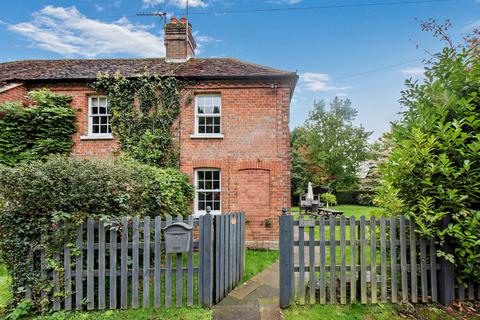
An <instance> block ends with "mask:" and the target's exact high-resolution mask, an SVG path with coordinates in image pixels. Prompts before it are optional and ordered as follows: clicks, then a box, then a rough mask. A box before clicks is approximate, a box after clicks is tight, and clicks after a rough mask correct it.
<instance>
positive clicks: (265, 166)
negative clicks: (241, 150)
mask: <svg viewBox="0 0 480 320" xmlns="http://www.w3.org/2000/svg"><path fill="white" fill-rule="evenodd" d="M236 170H237V171H243V170H264V171H272V165H271V164H269V163H265V162H263V161H258V160H244V161H240V162H239V163H237V167H236Z"/></svg>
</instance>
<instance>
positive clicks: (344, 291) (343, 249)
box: [340, 215, 347, 304]
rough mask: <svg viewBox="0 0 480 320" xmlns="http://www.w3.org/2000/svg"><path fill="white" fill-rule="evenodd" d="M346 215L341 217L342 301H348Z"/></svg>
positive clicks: (343, 302) (342, 302)
mask: <svg viewBox="0 0 480 320" xmlns="http://www.w3.org/2000/svg"><path fill="white" fill-rule="evenodd" d="M345 242H346V239H345V216H343V215H342V216H341V217H340V260H341V262H340V303H341V304H345V303H347V283H346V272H347V257H346V255H347V252H346V247H345Z"/></svg>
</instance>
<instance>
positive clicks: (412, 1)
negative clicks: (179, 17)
mask: <svg viewBox="0 0 480 320" xmlns="http://www.w3.org/2000/svg"><path fill="white" fill-rule="evenodd" d="M452 1H454V0H403V1H401V0H400V1H387V2H385V1H382V2H364V3H352V4H332V5H319V6H296V7H282V8H279V7H277V8H258V9H231V10H212V11H200V10H193V11H192V10H189V13H188V14H189V15H225V14H248V13H265V12H288V11H308V10H322V9H323V10H328V9H348V8H362V7H388V6H402V5H417V4H428V3H442V2H452ZM140 15H141V14H140ZM138 16H139V15H122V16H97V17H92V18H94V19H113V18H133V17H138Z"/></svg>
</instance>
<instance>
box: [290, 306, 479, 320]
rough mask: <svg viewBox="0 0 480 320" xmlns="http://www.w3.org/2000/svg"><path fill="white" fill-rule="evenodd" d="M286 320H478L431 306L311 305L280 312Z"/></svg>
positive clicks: (467, 315) (474, 317) (474, 316)
mask: <svg viewBox="0 0 480 320" xmlns="http://www.w3.org/2000/svg"><path fill="white" fill-rule="evenodd" d="M283 313H284V316H285V319H286V320H290V319H292V320H293V319H295V320H307V319H308V320H320V319H321V320H356V319H358V320H370V319H375V320H400V319H424V320H454V319H479V317H478V316H476V315H471V314H470V315H469V314H463V313H462V312H455V311H453V310H448V313H447V309H445V308H443V307H441V306H438V305H433V304H427V305H422V304H419V305H416V306H413V305H397V304H378V305H361V304H350V305H314V306H311V307H310V306H293V307H291V308H289V309H287V310H284V312H283Z"/></svg>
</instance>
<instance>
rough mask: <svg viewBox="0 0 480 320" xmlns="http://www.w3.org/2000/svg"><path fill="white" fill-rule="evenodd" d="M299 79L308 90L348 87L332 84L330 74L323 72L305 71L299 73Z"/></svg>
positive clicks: (340, 89)
mask: <svg viewBox="0 0 480 320" xmlns="http://www.w3.org/2000/svg"><path fill="white" fill-rule="evenodd" d="M300 81H301V82H302V83H304V84H305V86H306V87H307V89H308V90H310V91H314V92H318V91H332V90H337V91H342V90H347V89H350V87H336V86H334V85H332V84H331V79H330V76H329V75H328V74H325V73H315V72H305V73H302V74H300Z"/></svg>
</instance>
